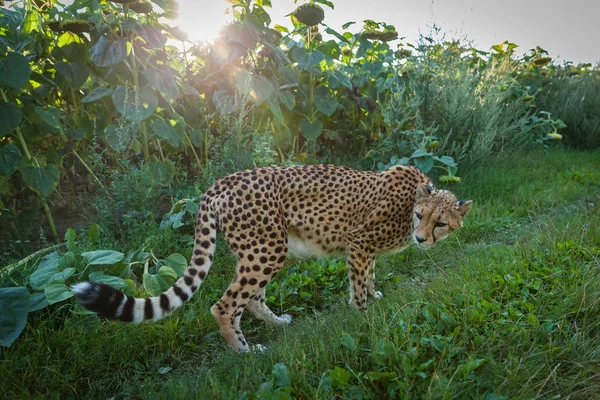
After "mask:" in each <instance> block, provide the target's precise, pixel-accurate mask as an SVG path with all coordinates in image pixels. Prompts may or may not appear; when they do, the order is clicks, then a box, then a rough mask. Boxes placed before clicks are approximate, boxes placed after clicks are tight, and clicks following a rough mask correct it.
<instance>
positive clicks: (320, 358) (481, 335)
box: [0, 150, 600, 400]
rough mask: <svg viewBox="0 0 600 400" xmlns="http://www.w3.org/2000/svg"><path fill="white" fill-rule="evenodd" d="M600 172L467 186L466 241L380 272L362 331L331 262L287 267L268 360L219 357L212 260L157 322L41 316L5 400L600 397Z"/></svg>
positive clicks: (542, 160) (530, 170)
mask: <svg viewBox="0 0 600 400" xmlns="http://www.w3.org/2000/svg"><path fill="white" fill-rule="evenodd" d="M599 160H600V152H598V151H596V152H570V151H561V150H554V151H549V152H542V151H535V152H532V153H520V154H516V155H511V156H503V157H496V158H493V159H490V160H489V161H488V162H486V163H485V164H484V165H481V166H479V167H477V168H475V169H473V170H471V171H467V172H465V171H463V183H462V184H461V185H460V186H459V187H456V188H454V190H455V191H457V192H459V193H460V195H461V197H462V198H464V199H473V200H474V201H475V206H474V207H473V209H472V211H471V214H470V215H469V216H468V218H467V221H466V223H465V227H464V228H463V229H462V230H461V231H460V232H459V233H458V234H457V235H454V236H453V237H452V238H450V239H448V240H446V241H445V242H442V243H440V244H438V245H436V246H434V248H433V249H431V250H430V251H428V252H423V251H420V250H418V249H414V248H411V249H408V250H407V251H405V252H404V253H401V254H398V255H393V256H386V257H381V258H379V259H378V261H377V263H378V267H377V270H376V271H377V273H376V276H377V285H378V289H380V290H382V291H383V292H384V299H382V300H380V301H379V302H377V303H371V304H370V306H369V314H368V315H367V316H365V315H362V314H359V313H358V312H356V311H354V310H352V309H351V308H349V307H348V306H347V305H346V302H347V301H346V300H347V293H346V290H347V289H346V282H345V281H344V282H342V280H345V279H346V277H345V271H344V265H343V260H337V259H330V260H317V261H302V262H300V261H297V260H291V261H290V269H288V270H287V271H286V272H282V273H280V276H278V277H277V279H276V281H275V282H274V283H273V287H272V288H271V289H270V291H269V294H270V295H271V299H270V302H271V307H272V308H273V309H274V310H277V311H278V312H283V311H291V313H292V314H293V315H294V317H295V324H293V325H291V326H289V327H285V328H271V327H268V326H265V325H264V324H262V323H260V322H256V321H253V320H252V318H251V317H249V316H248V315H245V317H244V319H243V325H244V329H245V331H246V334H247V335H246V336H247V338H248V340H249V341H250V342H252V343H262V344H265V345H267V347H268V349H269V351H268V352H266V353H264V354H234V353H232V352H230V351H229V350H228V348H227V347H226V346H225V343H224V341H223V339H222V338H221V336H220V334H219V333H218V329H217V326H216V323H215V322H214V320H213V319H212V317H211V316H210V313H209V308H210V305H211V304H212V302H214V300H215V299H216V298H218V297H219V295H220V293H221V292H222V290H223V289H224V288H225V287H226V285H227V283H228V281H229V279H230V278H231V276H232V273H233V272H232V270H231V264H232V259H231V256H228V255H226V254H224V253H223V252H219V253H220V255H221V257H220V261H219V262H218V263H216V264H215V266H214V267H213V269H212V270H211V273H210V275H209V279H208V280H207V282H206V283H205V285H204V286H203V287H202V290H200V291H199V293H198V294H197V295H196V297H194V299H193V300H192V301H191V302H190V303H189V304H188V305H187V306H186V307H184V308H183V309H182V310H180V311H179V312H177V313H175V315H173V316H172V317H170V318H169V319H166V320H164V321H161V322H159V323H156V324H144V325H141V326H129V325H124V324H120V323H113V322H107V321H102V320H100V319H98V318H96V317H93V316H86V315H82V314H81V312H80V309H79V308H78V307H76V306H75V305H74V304H73V303H72V302H68V304H62V305H61V306H58V307H50V308H47V309H45V310H43V311H41V312H38V313H35V314H32V315H30V318H29V322H28V325H27V327H26V330H25V331H24V333H23V334H22V336H21V338H20V339H19V340H18V341H17V342H15V343H14V344H13V346H12V347H10V348H8V349H0V377H2V379H1V380H0V397H5V398H29V397H50V396H54V397H53V398H83V397H85V398H110V397H113V398H168V399H179V398H180V399H188V398H203V399H204V398H218V399H229V398H261V399H286V398H334V397H337V398H344V399H346V398H348V399H354V398H355V399H363V398H364V399H375V398H384V397H402V398H435V399H438V398H441V399H450V398H483V399H487V400H497V399H507V398H511V399H533V398H543V399H548V398H559V397H560V398H574V399H586V398H589V399H592V398H597V396H598V393H600V279H599V277H600V197H599V193H600V161H599ZM136 232H139V233H137V234H131V235H124V236H126V237H127V238H128V239H127V241H126V242H124V243H120V244H116V243H115V244H114V246H115V247H119V246H120V248H121V249H123V248H127V247H130V248H136V246H137V245H138V244H139V243H137V242H136V241H138V242H141V243H144V242H146V243H147V242H148V238H149V237H150V238H155V239H153V240H154V241H155V244H156V249H157V250H155V251H156V252H157V253H158V251H159V250H158V248H161V247H165V248H169V250H175V251H179V252H181V253H182V254H186V256H187V255H189V250H188V249H187V248H184V247H182V245H179V244H178V243H180V242H179V241H178V237H177V236H176V234H175V233H169V234H165V232H163V231H160V230H159V229H158V228H157V227H154V228H153V227H151V226H150V227H145V228H144V229H139V228H138V229H137V231H136ZM136 235H137V236H136ZM142 235H143V236H142ZM165 236H167V237H166V238H165ZM153 243H154V242H153ZM12 279H17V280H18V278H15V277H13V278H12Z"/></svg>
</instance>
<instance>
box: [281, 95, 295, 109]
mask: <svg viewBox="0 0 600 400" xmlns="http://www.w3.org/2000/svg"><path fill="white" fill-rule="evenodd" d="M278 98H279V102H280V103H283V105H284V106H285V108H287V109H288V111H292V110H293V109H294V106H295V105H296V98H295V97H294V93H292V92H288V91H279V95H278Z"/></svg>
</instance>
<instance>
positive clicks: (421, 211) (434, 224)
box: [413, 185, 473, 249]
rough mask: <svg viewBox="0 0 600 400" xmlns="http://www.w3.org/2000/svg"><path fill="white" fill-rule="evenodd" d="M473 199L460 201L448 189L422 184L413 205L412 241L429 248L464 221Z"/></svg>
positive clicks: (418, 188)
mask: <svg viewBox="0 0 600 400" xmlns="http://www.w3.org/2000/svg"><path fill="white" fill-rule="evenodd" d="M472 205H473V202H472V201H471V200H469V201H462V200H461V201H459V200H457V199H456V197H455V196H454V195H453V194H452V193H450V192H449V191H447V190H434V189H433V188H432V187H431V186H426V185H419V186H418V187H417V196H416V198H415V207H414V209H413V226H414V231H413V241H414V242H415V243H416V244H417V245H418V246H419V247H421V248H423V249H427V248H429V247H431V246H432V245H433V244H434V243H435V242H437V241H439V240H442V239H445V238H447V237H448V234H449V233H451V232H454V231H455V230H457V229H459V228H460V227H461V226H462V225H463V218H464V217H465V216H466V215H467V213H468V212H469V210H470V209H471V206H472Z"/></svg>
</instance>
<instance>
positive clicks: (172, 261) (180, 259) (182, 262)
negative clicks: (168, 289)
mask: <svg viewBox="0 0 600 400" xmlns="http://www.w3.org/2000/svg"><path fill="white" fill-rule="evenodd" d="M164 262H165V264H167V265H168V266H169V267H171V268H172V269H173V270H174V271H175V272H176V273H177V276H178V277H182V276H183V274H185V270H186V269H187V267H188V262H187V260H186V259H185V257H184V256H182V255H181V254H179V253H173V254H171V255H170V256H169V257H167V259H166V260H164Z"/></svg>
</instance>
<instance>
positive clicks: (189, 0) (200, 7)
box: [176, 0, 232, 43]
mask: <svg viewBox="0 0 600 400" xmlns="http://www.w3.org/2000/svg"><path fill="white" fill-rule="evenodd" d="M229 7H230V4H229V3H228V2H227V1H225V0H180V1H179V18H178V19H177V21H176V24H177V25H179V27H180V28H181V29H183V30H184V31H185V32H186V33H187V34H188V35H189V39H190V40H191V41H207V42H211V43H212V42H214V40H215V38H216V37H217V36H218V35H219V31H220V30H221V27H222V26H223V25H225V24H226V23H227V22H230V21H231V20H232V16H231V14H226V13H225V12H226V10H227V9H228V8H229Z"/></svg>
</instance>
